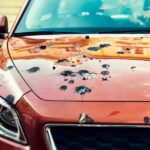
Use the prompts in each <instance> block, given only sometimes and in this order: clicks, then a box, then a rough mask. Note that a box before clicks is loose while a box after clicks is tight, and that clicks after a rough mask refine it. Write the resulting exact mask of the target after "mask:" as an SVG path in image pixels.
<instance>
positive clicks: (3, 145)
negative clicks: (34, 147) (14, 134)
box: [0, 137, 31, 150]
mask: <svg viewBox="0 0 150 150" xmlns="http://www.w3.org/2000/svg"><path fill="white" fill-rule="evenodd" d="M0 149H1V150H31V149H30V147H29V146H24V145H21V144H18V143H16V142H13V141H10V140H7V139H4V138H2V137H0Z"/></svg>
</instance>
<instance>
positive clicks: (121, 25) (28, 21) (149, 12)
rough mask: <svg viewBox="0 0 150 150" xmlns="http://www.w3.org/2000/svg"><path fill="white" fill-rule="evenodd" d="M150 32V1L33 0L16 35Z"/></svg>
mask: <svg viewBox="0 0 150 150" xmlns="http://www.w3.org/2000/svg"><path fill="white" fill-rule="evenodd" d="M149 28H150V0H74V1H72V0H31V1H30V3H29V5H28V7H27V9H26V11H25V13H24V15H23V17H22V18H21V20H20V22H19V24H18V26H17V28H16V31H15V33H29V32H37V33H38V32H64V33H65V32H72V33H74V32H78V33H97V32H106V31H107V32H108V31H110V32H115V31H125V30H137V29H138V30H148V29H149Z"/></svg>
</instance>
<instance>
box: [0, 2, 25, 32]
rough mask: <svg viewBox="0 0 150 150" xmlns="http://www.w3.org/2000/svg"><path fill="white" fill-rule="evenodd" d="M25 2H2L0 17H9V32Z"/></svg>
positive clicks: (0, 4) (0, 3)
mask: <svg viewBox="0 0 150 150" xmlns="http://www.w3.org/2000/svg"><path fill="white" fill-rule="evenodd" d="M24 1H25V0H0V15H5V16H7V17H8V22H9V30H10V28H11V27H12V25H13V23H14V21H15V19H16V17H17V14H18V12H19V10H20V8H21V7H22V5H23V3H24Z"/></svg>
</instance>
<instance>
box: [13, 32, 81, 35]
mask: <svg viewBox="0 0 150 150" xmlns="http://www.w3.org/2000/svg"><path fill="white" fill-rule="evenodd" d="M58 34H83V33H82V32H65V31H40V32H20V33H13V36H32V35H58Z"/></svg>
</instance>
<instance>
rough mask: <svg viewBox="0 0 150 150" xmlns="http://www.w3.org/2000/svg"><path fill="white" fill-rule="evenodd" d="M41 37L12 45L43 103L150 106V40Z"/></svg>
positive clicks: (134, 37)
mask: <svg viewBox="0 0 150 150" xmlns="http://www.w3.org/2000/svg"><path fill="white" fill-rule="evenodd" d="M41 38H43V39H40V37H38V36H37V37H36V38H35V37H34V36H33V37H23V38H20V37H19V38H14V37H12V38H10V39H9V42H8V49H9V52H10V55H11V57H12V59H13V62H14V63H15V65H16V67H17V68H18V70H19V72H20V73H21V74H22V76H23V78H24V79H25V80H26V82H27V83H28V84H29V86H30V87H31V89H32V90H33V91H34V92H35V94H36V95H37V96H39V97H40V98H41V99H43V100H65V101H149V99H150V95H149V83H150V80H149V74H150V70H149V67H150V64H149V58H150V45H149V41H150V37H149V36H148V35H129V34H127V35H102V36H99V35H89V37H88V38H87V37H86V35H72V36H71V35H70V36H69V35H61V36H59V35H57V36H54V35H52V36H42V37H41ZM118 64H119V65H118ZM22 65H23V67H22ZM124 81H128V82H124ZM42 83H45V84H44V85H42ZM41 85H42V86H41ZM118 87H120V88H118ZM53 93H55V94H53ZM127 93H128V94H127Z"/></svg>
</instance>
